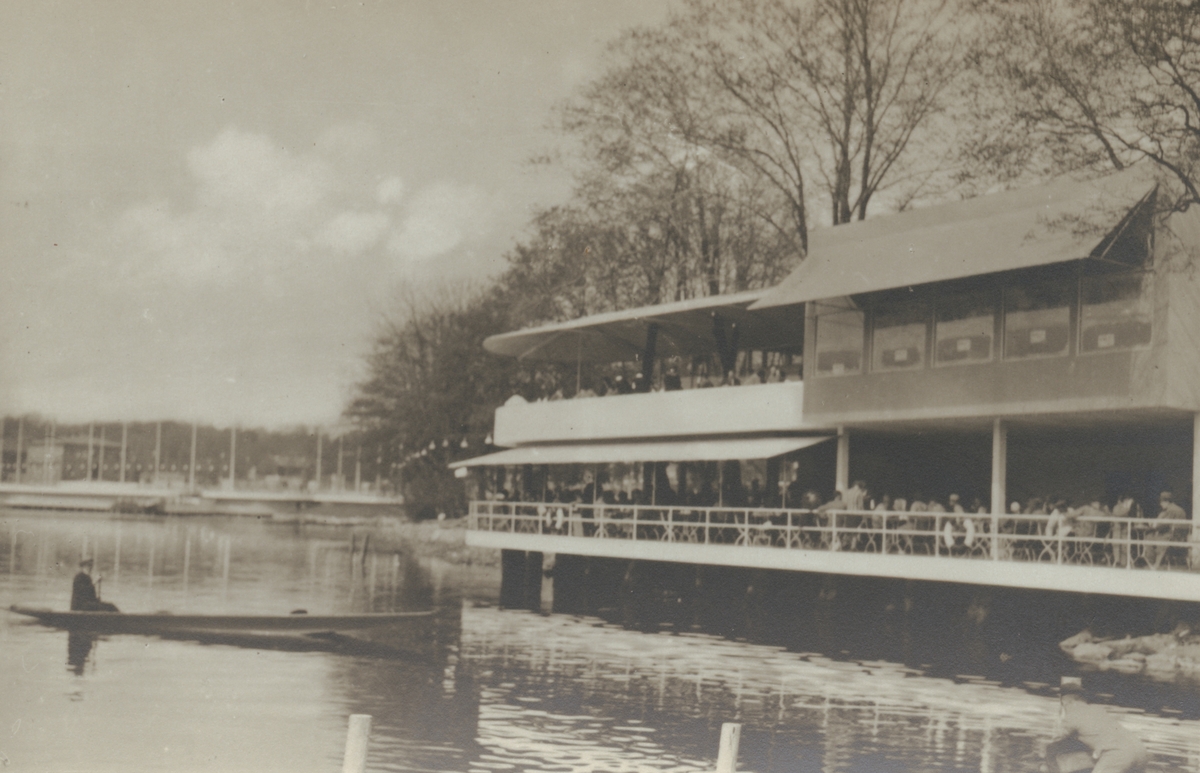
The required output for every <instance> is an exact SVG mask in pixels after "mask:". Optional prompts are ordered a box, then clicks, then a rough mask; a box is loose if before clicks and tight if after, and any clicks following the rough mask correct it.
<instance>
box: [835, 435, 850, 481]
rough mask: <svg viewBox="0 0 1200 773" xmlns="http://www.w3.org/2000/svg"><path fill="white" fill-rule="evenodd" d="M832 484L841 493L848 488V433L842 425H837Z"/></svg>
mask: <svg viewBox="0 0 1200 773" xmlns="http://www.w3.org/2000/svg"><path fill="white" fill-rule="evenodd" d="M833 486H834V488H836V489H837V490H838V491H841V492H843V493H845V491H846V490H847V489H849V488H850V433H849V432H847V431H846V428H845V427H843V426H838V434H837V472H836V474H835V475H834V483H833Z"/></svg>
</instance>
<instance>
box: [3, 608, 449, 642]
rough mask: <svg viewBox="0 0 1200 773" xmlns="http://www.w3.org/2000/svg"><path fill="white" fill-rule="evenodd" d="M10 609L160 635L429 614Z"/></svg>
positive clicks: (67, 624)
mask: <svg viewBox="0 0 1200 773" xmlns="http://www.w3.org/2000/svg"><path fill="white" fill-rule="evenodd" d="M9 611H10V612H15V613H16V614H18V615H26V616H28V617H32V618H34V619H35V620H37V621H38V622H39V623H42V624H43V625H49V626H53V627H54V628H65V629H68V630H71V631H93V632H96V633H135V634H151V635H153V634H157V633H172V632H181V631H190V632H196V631H211V632H231V631H260V632H289V633H313V632H321V631H355V630H361V629H364V628H378V627H381V626H387V625H394V624H396V623H400V622H403V621H406V620H412V619H413V618H421V617H428V616H430V615H432V614H433V612H432V611H431V610H430V611H423V612H373V613H368V614H361V615H309V614H291V615H173V614H170V613H167V612H157V613H154V614H134V613H128V612H59V611H56V610H53V609H34V608H31V607H22V606H18V605H15V604H14V605H13V606H11V607H9Z"/></svg>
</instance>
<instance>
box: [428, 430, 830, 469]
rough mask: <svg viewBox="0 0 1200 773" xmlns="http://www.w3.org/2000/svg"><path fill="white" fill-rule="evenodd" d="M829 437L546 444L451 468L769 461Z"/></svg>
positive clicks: (469, 460)
mask: <svg viewBox="0 0 1200 773" xmlns="http://www.w3.org/2000/svg"><path fill="white" fill-rule="evenodd" d="M829 438H830V436H828V435H822V436H820V437H789V438H751V439H730V440H670V441H651V442H637V443H596V444H592V445H546V446H523V447H520V448H509V449H507V450H505V451H499V452H497V453H494V454H487V455H486V456H477V457H475V458H474V459H464V460H463V461H461V462H454V463H453V464H451V465H450V467H452V468H457V467H499V466H504V465H510V464H607V463H609V462H716V461H723V460H726V459H770V458H772V457H776V456H782V455H783V454H788V453H791V452H792V451H799V450H800V449H802V448H808V447H809V446H813V445H816V444H817V443H821V442H824V441H826V440H829Z"/></svg>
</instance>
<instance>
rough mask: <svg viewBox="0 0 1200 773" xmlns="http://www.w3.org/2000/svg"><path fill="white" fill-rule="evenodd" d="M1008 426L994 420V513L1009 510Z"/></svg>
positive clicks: (999, 420)
mask: <svg viewBox="0 0 1200 773" xmlns="http://www.w3.org/2000/svg"><path fill="white" fill-rule="evenodd" d="M1007 483H1008V426H1007V425H1006V424H1005V423H1004V421H1003V420H1002V419H996V420H995V421H993V422H992V515H1004V514H1005V513H1006V512H1007V511H1008V486H1007Z"/></svg>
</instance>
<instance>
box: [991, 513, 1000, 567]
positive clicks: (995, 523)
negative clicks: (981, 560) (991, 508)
mask: <svg viewBox="0 0 1200 773" xmlns="http://www.w3.org/2000/svg"><path fill="white" fill-rule="evenodd" d="M992 560H993V561H999V560H1000V516H999V515H998V514H997V513H992Z"/></svg>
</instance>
